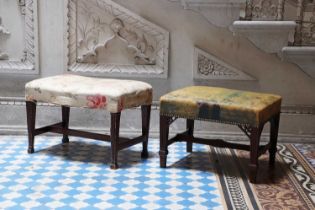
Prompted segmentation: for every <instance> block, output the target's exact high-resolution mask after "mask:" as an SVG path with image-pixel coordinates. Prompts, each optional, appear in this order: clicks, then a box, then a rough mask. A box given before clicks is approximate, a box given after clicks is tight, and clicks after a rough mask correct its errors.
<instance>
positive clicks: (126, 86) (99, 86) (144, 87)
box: [25, 74, 152, 169]
mask: <svg viewBox="0 0 315 210" xmlns="http://www.w3.org/2000/svg"><path fill="white" fill-rule="evenodd" d="M25 98H26V111H27V127H28V153H34V137H35V136H37V135H40V134H43V133H46V132H53V133H59V134H63V139H62V142H63V143H68V142H69V138H68V136H69V135H71V136H78V137H84V138H91V139H95V140H101V141H107V142H110V143H111V166H110V167H111V168H112V169H117V168H118V164H117V155H118V152H119V151H120V150H122V149H125V148H128V147H130V146H133V145H135V144H138V143H141V142H142V144H143V150H142V153H141V157H142V158H147V156H148V149H147V148H148V137H149V127H150V113H151V104H152V87H151V85H149V84H147V83H144V82H140V81H133V80H115V79H99V78H91V77H83V76H77V75H70V74H69V75H67V74H66V75H58V76H53V77H47V78H42V79H37V80H34V81H31V82H29V83H27V84H26V86H25ZM36 102H47V103H52V104H56V105H60V106H61V107H62V122H60V123H57V124H53V125H50V126H46V127H42V128H37V129H35V117H36ZM138 106H141V113H142V135H141V136H138V137H136V138H133V139H129V138H123V137H120V136H119V127H120V115H121V112H122V111H123V110H124V109H129V108H134V107H138ZM70 107H80V108H90V109H99V110H106V111H109V112H110V115H111V128H110V135H103V134H96V133H91V132H86V131H79V130H73V129H69V115H70Z"/></svg>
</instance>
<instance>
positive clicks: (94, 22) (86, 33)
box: [66, 0, 169, 78]
mask: <svg viewBox="0 0 315 210" xmlns="http://www.w3.org/2000/svg"><path fill="white" fill-rule="evenodd" d="M66 8H67V18H68V20H67V28H68V68H67V69H68V71H71V72H78V73H86V74H92V75H94V74H95V75H111V76H123V77H133V76H136V77H159V78H166V77H167V74H168V51H169V32H167V31H166V30H164V29H162V28H161V27H159V26H157V25H155V24H153V23H151V22H149V21H147V20H145V19H144V18H142V17H140V16H138V15H137V14H135V13H133V12H131V11H130V10H127V9H126V8H124V7H122V6H120V5H118V4H117V3H115V2H113V1H111V0H89V1H84V0H69V1H68V2H67V4H66Z"/></svg>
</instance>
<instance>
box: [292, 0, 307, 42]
mask: <svg viewBox="0 0 315 210" xmlns="http://www.w3.org/2000/svg"><path fill="white" fill-rule="evenodd" d="M304 5H305V0H298V3H297V7H296V8H297V16H296V24H297V26H296V31H295V35H294V45H302V23H303V19H304V9H305V8H304Z"/></svg>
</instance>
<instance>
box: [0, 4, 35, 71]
mask: <svg viewBox="0 0 315 210" xmlns="http://www.w3.org/2000/svg"><path fill="white" fill-rule="evenodd" d="M0 14H1V16H0V73H18V74H19V73H23V74H24V73H26V74H37V73H38V71H39V69H38V34H37V0H19V1H5V0H0Z"/></svg>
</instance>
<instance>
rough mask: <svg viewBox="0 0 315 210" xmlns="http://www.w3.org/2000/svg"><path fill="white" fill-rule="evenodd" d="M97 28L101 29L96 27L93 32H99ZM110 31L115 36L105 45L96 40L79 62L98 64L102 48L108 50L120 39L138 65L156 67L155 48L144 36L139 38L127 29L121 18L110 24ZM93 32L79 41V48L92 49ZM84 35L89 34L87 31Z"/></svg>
mask: <svg viewBox="0 0 315 210" xmlns="http://www.w3.org/2000/svg"><path fill="white" fill-rule="evenodd" d="M97 28H99V27H96V28H95V29H93V30H97ZM110 29H111V31H112V32H113V36H111V37H109V38H108V39H106V40H105V42H104V43H97V41H96V40H94V44H93V45H92V49H90V50H88V51H86V52H85V53H83V55H82V56H80V57H79V58H78V62H81V63H94V64H96V63H97V53H98V52H99V51H101V49H102V48H105V49H106V48H108V45H109V44H110V42H112V41H114V39H118V40H120V41H122V42H123V43H124V44H125V46H126V48H125V50H127V51H129V52H130V53H131V54H132V55H133V58H134V61H135V64H136V65H155V55H154V53H155V49H154V46H153V45H151V44H150V43H149V42H148V40H147V39H146V37H145V35H144V34H142V35H140V36H139V35H138V34H137V33H136V32H134V31H132V30H130V29H128V28H126V27H125V24H124V22H123V21H122V20H121V19H119V18H115V19H114V20H113V21H112V22H111V23H110ZM93 30H91V32H92V33H90V34H88V35H87V36H84V37H85V38H84V39H82V40H80V41H79V47H81V48H84V47H85V48H86V49H89V48H90V47H89V46H88V45H89V43H88V42H89V41H88V40H89V39H93V38H92V37H91V36H93V34H95V32H93ZM81 31H83V30H81ZM83 33H85V34H87V32H86V31H84V32H83Z"/></svg>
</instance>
